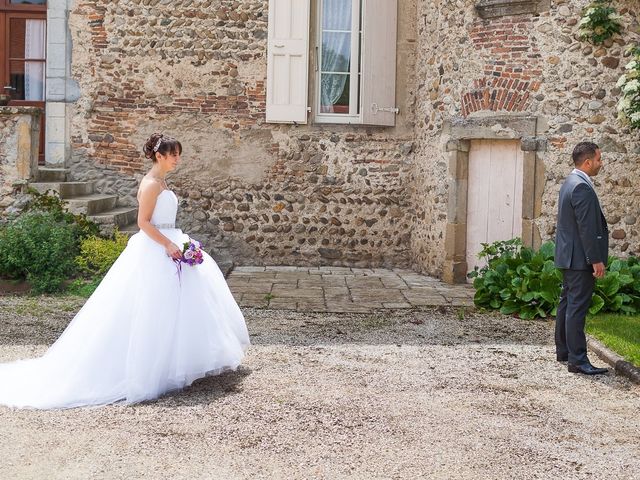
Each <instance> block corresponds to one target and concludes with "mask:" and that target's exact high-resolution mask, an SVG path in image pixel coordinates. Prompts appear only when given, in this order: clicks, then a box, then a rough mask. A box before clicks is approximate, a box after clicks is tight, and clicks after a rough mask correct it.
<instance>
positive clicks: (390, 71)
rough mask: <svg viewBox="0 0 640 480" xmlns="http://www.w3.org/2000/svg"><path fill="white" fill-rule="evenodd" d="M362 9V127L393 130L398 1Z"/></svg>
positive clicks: (372, 2) (382, 0) (375, 0)
mask: <svg viewBox="0 0 640 480" xmlns="http://www.w3.org/2000/svg"><path fill="white" fill-rule="evenodd" d="M362 9H363V12H362V36H363V38H362V78H361V82H362V123H364V124H365V125H385V126H394V125H395V124H396V113H397V112H396V36H397V31H398V27H397V21H398V0H364V1H363V3H362Z"/></svg>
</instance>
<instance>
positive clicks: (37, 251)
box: [0, 211, 80, 293]
mask: <svg viewBox="0 0 640 480" xmlns="http://www.w3.org/2000/svg"><path fill="white" fill-rule="evenodd" d="M79 236H80V228H79V227H78V226H77V225H75V224H69V223H66V222H64V221H61V220H60V219H57V218H56V216H55V215H53V214H51V213H46V212H35V211H34V212H28V213H25V214H23V215H21V216H20V217H18V218H17V219H15V220H13V221H12V222H10V223H8V224H7V225H5V226H3V227H1V228H0V276H3V277H6V278H12V279H20V280H27V281H28V282H29V283H30V284H31V286H32V289H33V291H34V292H35V293H51V292H56V291H59V290H60V289H61V287H62V284H63V282H64V281H65V280H66V279H67V278H68V277H69V276H70V275H71V274H73V272H74V271H75V263H74V259H75V256H76V255H77V252H78V246H79Z"/></svg>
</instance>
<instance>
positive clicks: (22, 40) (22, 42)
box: [0, 0, 47, 164]
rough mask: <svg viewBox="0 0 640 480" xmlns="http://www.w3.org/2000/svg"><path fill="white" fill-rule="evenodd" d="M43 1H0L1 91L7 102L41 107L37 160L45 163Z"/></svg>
mask: <svg viewBox="0 0 640 480" xmlns="http://www.w3.org/2000/svg"><path fill="white" fill-rule="evenodd" d="M46 8H47V5H46V1H45V0H0V81H2V82H3V83H2V84H1V85H0V93H4V94H7V95H9V97H10V99H9V103H8V104H9V105H14V106H35V107H40V108H41V109H42V118H41V124H40V152H39V162H40V163H41V164H42V163H44V146H45V93H46V92H45V88H46V83H45V75H46V45H47V11H46Z"/></svg>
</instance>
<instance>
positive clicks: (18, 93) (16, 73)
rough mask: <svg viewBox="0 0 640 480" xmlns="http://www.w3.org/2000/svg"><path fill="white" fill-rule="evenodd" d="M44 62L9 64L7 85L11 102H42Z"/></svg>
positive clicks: (6, 90)
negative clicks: (9, 87)
mask: <svg viewBox="0 0 640 480" xmlns="http://www.w3.org/2000/svg"><path fill="white" fill-rule="evenodd" d="M44 75H45V64H44V62H15V61H14V62H11V67H10V72H9V85H10V86H11V89H5V90H4V91H5V92H6V93H9V94H10V95H11V98H12V99H13V100H30V101H38V102H41V101H44V78H45V77H44Z"/></svg>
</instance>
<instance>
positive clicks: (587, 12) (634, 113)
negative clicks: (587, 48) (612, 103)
mask: <svg viewBox="0 0 640 480" xmlns="http://www.w3.org/2000/svg"><path fill="white" fill-rule="evenodd" d="M620 20H622V17H620V15H618V13H617V12H616V9H615V8H614V7H612V6H611V0H594V1H593V2H592V3H590V4H589V5H587V7H586V8H585V9H584V10H583V11H582V20H580V23H579V24H578V26H579V28H580V31H579V35H580V38H581V39H582V40H586V41H589V42H591V43H593V44H594V45H602V44H603V43H604V42H606V41H607V40H608V39H610V38H612V37H613V36H614V35H617V34H619V33H620V32H622V23H621V22H620ZM627 53H629V54H630V55H631V61H630V62H629V63H627V65H626V66H625V72H624V73H623V74H622V76H621V77H620V79H619V80H618V83H617V86H618V88H620V89H621V92H622V96H621V97H620V100H619V101H618V119H619V120H620V121H621V122H622V123H623V124H625V125H627V126H629V127H630V128H632V129H640V45H634V46H631V47H629V49H628V50H627Z"/></svg>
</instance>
